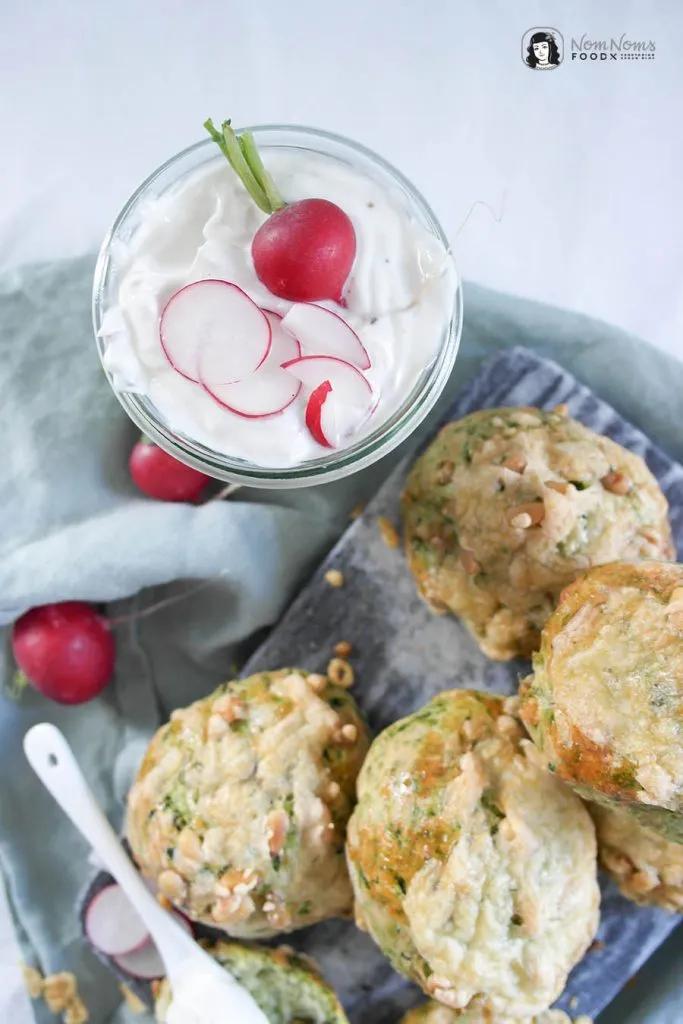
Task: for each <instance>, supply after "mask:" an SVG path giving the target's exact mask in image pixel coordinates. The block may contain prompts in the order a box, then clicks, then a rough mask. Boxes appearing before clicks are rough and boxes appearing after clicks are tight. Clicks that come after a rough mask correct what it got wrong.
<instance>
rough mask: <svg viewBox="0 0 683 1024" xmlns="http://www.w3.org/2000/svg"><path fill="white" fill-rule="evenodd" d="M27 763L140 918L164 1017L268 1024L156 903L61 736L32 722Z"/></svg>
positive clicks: (205, 1023) (210, 1023)
mask: <svg viewBox="0 0 683 1024" xmlns="http://www.w3.org/2000/svg"><path fill="white" fill-rule="evenodd" d="M24 752H25V754H26V757H27V758H28V761H29V764H30V765H31V767H32V768H33V770H34V772H35V773H36V775H37V776H38V778H39V779H40V780H41V782H42V783H43V785H44V786H45V787H46V788H47V789H48V790H49V791H50V793H51V794H52V796H53V797H54V798H55V800H56V801H57V803H58V804H59V806H60V807H61V808H62V810H63V811H64V813H65V814H66V815H67V816H68V817H69V818H70V819H71V821H72V822H73V824H74V825H75V826H76V828H77V829H78V830H79V832H80V833H81V835H82V836H83V837H84V838H85V839H86V840H87V841H88V842H89V843H90V845H91V846H92V848H93V850H95V852H96V853H97V855H98V856H99V857H100V859H101V860H102V862H103V863H104V864H105V865H106V867H107V870H108V871H109V872H110V873H111V874H112V875H113V876H114V878H115V879H116V881H117V882H118V883H119V885H120V886H121V888H122V889H123V891H124V892H125V894H126V896H127V897H128V899H129V900H130V901H131V903H132V904H133V906H134V907H135V909H136V910H137V912H138V914H139V915H140V917H141V918H142V920H143V921H144V923H145V925H146V926H147V929H148V930H149V933H150V935H151V936H152V938H153V940H154V943H155V945H156V947H157V949H158V951H159V955H160V956H161V959H162V960H163V962H164V966H165V968H166V974H167V977H168V980H169V982H170V984H171V989H172V991H173V1005H172V1006H171V1009H170V1010H169V1015H168V1018H167V1019H168V1021H169V1024H170V1022H176V1021H182V1022H183V1024H194V1022H195V1021H196V1022H197V1024H268V1020H267V1018H266V1017H265V1015H264V1014H263V1012H262V1011H261V1010H260V1009H259V1007H258V1006H257V1005H256V1003H255V1002H254V1000H253V999H252V997H251V995H250V994H249V992H247V990H246V989H245V988H243V987H242V986H241V985H239V984H238V983H237V982H236V981H235V979H234V978H233V977H232V975H230V974H229V973H228V972H227V971H226V970H224V968H222V967H221V966H220V964H218V963H217V962H216V961H215V960H214V959H213V957H211V956H209V954H208V953H205V952H204V950H203V949H202V948H201V946H199V945H197V943H196V942H195V941H194V939H193V938H191V936H189V935H188V934H187V932H186V931H184V929H183V928H182V927H181V925H179V924H178V923H177V922H176V921H174V920H173V918H172V917H171V915H170V914H167V913H166V911H165V910H164V909H163V907H161V906H160V905H159V903H157V901H156V899H155V898H154V896H152V894H151V893H150V892H149V890H148V889H147V887H146V886H145V884H144V882H143V881H142V878H141V877H140V875H139V874H138V871H137V869H136V868H135V866H134V865H133V863H132V861H131V860H130V858H129V857H128V856H127V855H126V852H125V850H124V849H123V847H122V846H121V843H120V841H119V839H118V837H117V835H116V833H115V832H114V830H113V829H112V827H111V825H110V824H109V822H108V821H107V819H106V818H105V816H104V814H103V813H102V810H101V808H100V807H99V805H98V803H97V801H96V800H95V797H94V796H93V793H92V791H91V789H90V787H89V786H88V784H87V782H86V781H85V778H84V777H83V773H82V772H81V769H80V768H79V767H78V764H77V762H76V758H75V757H74V755H73V751H72V750H71V747H70V746H69V744H68V743H67V741H66V739H65V737H64V736H63V735H62V733H61V732H60V731H59V729H57V728H56V727H55V726H54V725H49V724H48V723H46V722H44V723H42V724H41V725H34V726H33V728H32V729H29V731H28V732H27V733H26V736H25V737H24Z"/></svg>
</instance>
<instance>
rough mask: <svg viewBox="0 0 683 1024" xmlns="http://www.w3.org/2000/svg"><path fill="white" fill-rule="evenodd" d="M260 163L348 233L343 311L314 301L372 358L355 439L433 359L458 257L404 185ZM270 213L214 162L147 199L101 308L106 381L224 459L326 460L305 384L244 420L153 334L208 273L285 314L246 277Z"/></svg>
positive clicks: (318, 166) (305, 165)
mask: <svg viewBox="0 0 683 1024" xmlns="http://www.w3.org/2000/svg"><path fill="white" fill-rule="evenodd" d="M262 156H263V160H264V163H265V164H266V166H267V168H268V170H269V171H270V172H271V174H272V175H273V178H274V179H275V181H276V183H277V185H278V188H279V190H280V192H281V193H282V195H283V196H284V198H285V200H286V201H288V202H293V201H295V200H298V199H307V198H313V197H315V198H323V199H328V200H330V201H332V202H334V203H336V204H337V205H338V206H339V207H341V209H342V210H344V211H345V213H346V214H347V215H348V216H349V217H350V219H351V221H352V223H353V226H354V230H355V232H356V259H355V262H354V265H353V269H352V271H351V274H350V276H349V279H348V281H347V284H346V288H345V290H344V301H345V303H346V306H345V307H341V306H338V305H336V304H335V303H333V302H322V303H320V305H324V306H327V307H328V308H329V309H332V310H334V311H335V312H337V313H338V314H339V315H340V316H342V317H343V318H344V319H345V320H346V321H347V322H348V323H349V324H350V325H351V327H353V328H354V330H355V331H356V333H357V334H358V336H359V337H360V340H361V341H362V343H363V345H364V346H365V348H366V349H367V351H368V354H369V356H370V359H371V362H372V366H371V368H370V369H369V370H367V371H366V377H367V378H368V380H369V382H370V384H371V385H372V388H373V390H374V392H375V395H376V396H377V405H376V407H375V409H374V412H373V414H372V416H371V417H370V418H369V419H368V420H367V421H366V422H365V423H364V424H363V426H362V427H361V428H359V431H358V432H357V433H356V434H355V435H354V436H352V437H350V438H349V439H348V442H347V443H348V444H352V443H354V442H355V441H356V440H358V439H359V438H360V437H362V436H363V435H364V434H367V433H370V432H372V431H373V430H375V429H377V427H379V426H381V424H382V423H383V422H384V421H386V420H387V419H388V418H389V417H390V416H391V415H392V414H393V413H394V412H396V410H397V409H398V408H399V407H400V406H401V405H402V403H403V402H404V401H405V399H406V398H407V396H408V395H409V394H410V392H411V391H412V389H413V388H414V386H415V384H416V383H417V382H418V380H419V378H420V377H421V375H422V374H423V372H424V371H425V370H426V369H427V368H428V367H429V366H430V365H431V364H432V362H433V361H434V359H435V357H436V355H437V352H438V350H439V347H440V345H441V343H442V340H443V336H444V333H445V331H446V329H447V327H448V324H449V321H450V319H451V316H452V313H453V306H454V299H455V292H456V288H457V278H456V273H455V268H454V265H453V261H452V258H451V256H450V254H449V253H448V252H447V250H446V249H445V248H444V246H443V245H442V243H441V242H440V240H439V239H438V238H436V237H435V236H434V235H432V234H431V233H430V232H429V231H428V230H427V229H426V228H425V227H423V226H422V225H421V224H419V223H418V222H417V220H416V219H415V218H414V217H413V216H412V215H411V213H410V211H409V210H408V208H407V206H406V203H405V200H404V198H403V197H402V195H401V194H400V193H399V192H398V190H395V191H390V190H388V189H387V188H386V187H384V186H382V185H380V184H379V183H378V182H376V181H374V180H373V179H372V178H370V177H368V176H367V175H365V174H363V173H361V172H360V171H358V170H355V169H354V168H352V167H351V166H349V165H348V164H346V163H344V162H342V161H341V160H338V159H336V158H333V157H329V156H324V155H322V154H320V155H319V154H314V153H311V152H309V151H306V150H302V149H287V148H282V147H267V146H264V147H263V148H262ZM266 216H267V215H266V214H264V213H263V212H262V211H261V210H259V209H258V207H257V206H256V205H255V203H254V202H253V201H252V200H251V198H250V197H249V195H248V193H247V192H246V190H245V188H244V186H243V185H242V183H241V181H240V180H239V179H238V177H237V175H236V174H235V173H234V171H233V170H232V169H231V167H230V166H229V165H228V164H227V163H226V161H225V160H224V159H223V158H222V157H220V156H218V157H217V159H216V160H215V161H211V162H210V163H209V164H207V165H205V166H204V167H203V168H200V169H199V170H198V171H196V172H194V173H193V174H191V175H189V176H187V177H186V178H185V179H183V180H182V181H181V182H179V183H178V184H177V185H176V186H174V187H172V188H171V189H170V190H169V191H167V192H165V193H164V194H163V195H162V196H161V197H160V198H158V199H155V200H154V201H149V202H148V204H147V205H146V207H145V208H144V209H143V210H142V212H141V223H140V227H139V228H138V230H137V231H136V233H135V235H134V236H133V239H132V242H131V244H130V245H129V246H128V247H127V248H126V249H125V250H123V249H119V250H117V251H116V253H115V254H114V256H115V260H116V262H117V264H118V265H119V267H120V268H121V269H120V272H119V274H118V280H119V286H118V303H117V305H114V306H111V307H110V308H109V309H108V310H106V312H105V315H104V318H103V322H102V327H101V330H100V335H101V336H102V337H103V339H104V345H105V352H104V364H105V368H106V369H107V370H108V371H109V372H110V374H111V375H112V378H113V384H114V387H115V388H117V389H118V390H120V391H132V392H136V393H139V394H144V395H146V396H148V398H149V399H150V400H151V401H152V403H153V404H154V405H155V407H156V409H157V411H158V413H159V414H160V416H161V418H162V419H163V420H164V421H165V422H166V424H167V425H168V427H169V428H170V429H171V430H172V431H174V432H175V433H179V434H183V435H185V436H186V437H189V438H191V439H193V440H195V441H198V442H200V443H202V444H204V445H206V446H207V447H209V448H211V449H213V450H214V451H217V452H220V453H222V454H224V455H228V456H232V457H236V458H241V459H245V460H247V461H248V462H251V463H253V464H255V465H258V466H262V467H272V468H282V467H291V466H296V465H298V464H300V463H302V462H305V461H307V460H309V459H314V458H319V457H321V456H323V455H325V454H329V449H325V448H323V447H321V446H320V445H319V444H318V443H317V442H316V441H315V440H314V438H313V437H312V435H311V434H310V433H309V431H308V429H307V427H306V425H305V420H304V412H305V403H306V399H307V397H308V396H307V393H306V392H305V390H304V391H302V394H301V395H300V397H299V398H298V399H297V400H296V401H295V402H294V403H293V404H292V405H290V406H289V407H288V408H287V409H285V410H284V411H283V412H281V413H279V414H277V415H274V416H272V417H267V418H264V419H246V418H244V417H240V416H239V415H237V414H235V413H233V412H230V411H229V410H227V409H225V408H224V407H222V406H220V405H219V404H217V403H216V402H215V401H214V399H213V398H212V397H211V395H209V394H208V393H207V392H206V391H204V390H203V389H202V387H201V386H200V385H198V384H195V383H193V382H192V381H189V380H186V379H185V378H183V377H182V376H180V374H179V373H177V372H176V371H175V370H174V369H173V367H172V366H171V365H170V363H169V362H168V360H167V359H166V357H165V355H164V352H163V350H162V348H161V344H160V340H159V318H160V315H161V312H162V310H163V308H164V306H165V304H166V302H167V301H168V299H169V298H170V297H171V295H172V294H173V293H174V292H176V291H177V290H178V289H179V288H182V287H183V286H184V285H187V284H189V283H190V282H192V281H197V280H201V279H204V278H220V279H223V280H226V281H232V282H234V283H235V284H238V285H239V286H240V287H241V288H242V289H243V290H244V291H245V292H246V293H247V294H248V295H249V296H250V297H251V298H252V299H253V300H254V302H256V303H257V305H259V306H261V307H263V308H266V309H270V310H273V311H274V312H277V313H280V314H283V315H284V314H285V313H286V312H287V311H288V310H289V309H290V307H291V305H292V303H290V302H288V301H286V300H283V299H280V298H277V297H276V296H275V295H273V294H272V293H271V292H269V291H268V290H267V289H266V288H265V286H264V285H263V284H262V283H261V282H260V281H259V279H258V277H257V276H256V272H255V270H254V266H253V262H252V258H251V243H252V239H253V237H254V234H255V232H256V231H257V229H258V228H259V227H260V225H261V224H262V223H263V222H264V220H266Z"/></svg>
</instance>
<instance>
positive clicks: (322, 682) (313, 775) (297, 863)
mask: <svg viewBox="0 0 683 1024" xmlns="http://www.w3.org/2000/svg"><path fill="white" fill-rule="evenodd" d="M367 746H368V736H367V731H366V728H365V725H364V723H363V721H362V719H361V717H360V714H359V712H358V709H357V707H356V705H355V703H354V701H353V699H352V698H351V697H350V696H349V694H348V693H347V692H346V690H344V689H342V688H341V687H338V686H334V685H332V684H331V683H330V682H329V680H327V679H326V678H325V677H324V676H320V675H311V674H307V673H306V672H301V671H299V670H292V669H282V670H281V671H278V672H263V673H261V674H259V675H255V676H251V677H249V678H248V679H238V680H235V681H233V682H230V683H226V684H225V685H223V686H221V687H219V689H218V690H216V692H215V693H213V694H211V696H209V697H206V698H205V699H204V700H200V701H197V702H196V703H195V704H192V705H190V707H188V708H184V709H182V710H180V711H175V712H174V713H173V714H172V716H171V720H170V722H169V723H168V724H167V725H165V726H163V728H161V729H160V730H159V731H158V732H157V734H156V735H155V737H154V739H153V740H152V742H151V744H150V747H149V750H148V752H147V754H146V756H145V758H144V761H143V763H142V766H141V768H140V771H139V774H138V777H137V779H136V781H135V783H134V785H133V787H132V789H131V791H130V795H129V799H128V839H129V841H130V845H131V849H132V851H133V854H134V856H135V859H136V861H137V862H138V864H139V865H140V867H141V869H142V871H143V872H144V873H145V874H146V875H148V876H149V877H150V878H152V879H154V880H156V882H157V884H158V886H159V889H160V891H161V892H162V893H163V894H164V895H165V896H166V897H168V899H169V900H171V901H172V902H173V903H174V904H175V905H176V906H177V907H179V908H180V909H181V910H182V911H183V912H184V913H186V914H187V915H188V916H189V917H191V918H193V919H194V920H196V921H202V922H204V923H205V924H209V925H213V926H214V927H219V928H222V929H223V930H224V931H226V932H227V933H228V934H230V935H235V936H238V937H246V938H249V937H258V936H265V935H273V934H275V933H276V932H284V931H291V930H292V929H294V928H300V927H302V926H303V925H307V924H312V923H313V922H315V921H320V920H322V919H323V918H326V917H332V916H335V915H340V914H347V913H349V912H350V909H351V901H352V897H351V888H350V883H349V879H348V874H347V871H346V866H345V862H344V838H345V832H346V823H347V820H348V817H349V814H350V813H351V809H352V807H353V804H354V802H355V789H356V776H357V774H358V770H359V768H360V766H361V764H362V761H363V758H364V756H365V752H366V750H367Z"/></svg>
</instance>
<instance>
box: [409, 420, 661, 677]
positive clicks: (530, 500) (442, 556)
mask: <svg viewBox="0 0 683 1024" xmlns="http://www.w3.org/2000/svg"><path fill="white" fill-rule="evenodd" d="M402 512H403V521H404V537H405V547H406V553H407V557H408V563H409V565H410V568H411V570H412V572H413V574H414V576H415V579H416V581H417V585H418V588H419V590H420V593H421V594H422V596H423V597H424V599H425V600H426V601H427V603H428V604H429V605H430V606H431V607H432V608H434V610H435V611H440V612H444V611H450V612H452V613H453V614H455V615H458V616H460V617H461V618H462V620H463V622H464V623H465V625H466V626H467V627H468V628H469V629H470V631H471V632H472V634H473V635H474V637H475V639H476V640H477V642H478V643H479V645H480V647H481V649H482V650H483V651H484V653H485V654H487V655H488V656H489V657H490V658H496V659H498V660H505V659H509V658H514V657H517V656H528V655H529V654H531V652H532V651H534V650H536V648H537V647H538V643H539V633H540V630H541V628H542V627H543V625H544V623H545V621H546V619H547V618H548V616H549V615H550V613H551V612H552V610H553V608H554V606H555V603H556V601H557V598H558V596H559V594H560V591H561V590H562V589H563V587H565V586H566V585H567V584H568V583H570V582H571V581H572V580H573V579H574V578H575V577H576V575H577V574H578V573H579V572H580V571H581V570H583V569H588V568H590V567H591V566H592V565H601V564H603V563H605V562H613V561H616V560H618V559H624V560H637V559H659V558H661V559H667V558H672V557H674V549H673V546H672V540H671V529H670V526H669V522H668V518H667V502H666V499H665V497H664V495H663V494H662V492H661V490H660V488H659V485H658V483H657V481H656V480H655V478H654V477H653V476H652V474H651V473H650V471H649V469H648V468H647V466H646V465H645V463H644V462H643V460H642V459H641V458H640V457H639V456H637V455H634V454H633V453H632V452H629V451H626V449H624V448H622V447H621V446H620V445H618V444H615V443H614V441H611V440H609V439H608V438H606V437H601V436H600V435H599V434H595V433H594V432H593V431H592V430H589V429H588V428H587V427H584V426H583V424H581V423H578V422H577V421H576V420H573V419H570V418H569V417H568V416H566V415H562V414H560V413H559V412H543V411H541V410H540V409H533V408H512V409H484V410H482V411H481V412H475V413H472V414H471V415H469V416H466V417H465V418H464V419H461V420H458V421H456V422H454V423H449V424H447V426H445V427H444V428H443V429H442V430H441V432H440V434H439V435H438V437H437V438H436V440H435V441H434V442H433V443H432V444H431V445H430V446H429V448H428V449H427V451H426V452H425V453H424V454H423V455H422V456H421V457H420V458H419V459H418V460H417V462H416V463H415V465H414V466H413V468H412V470H411V473H410V475H409V477H408V482H407V486H406V490H405V493H404V495H403V500H402Z"/></svg>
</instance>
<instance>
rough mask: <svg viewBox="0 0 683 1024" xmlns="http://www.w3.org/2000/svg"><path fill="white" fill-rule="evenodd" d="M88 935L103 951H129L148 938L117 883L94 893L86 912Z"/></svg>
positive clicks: (114, 952)
mask: <svg viewBox="0 0 683 1024" xmlns="http://www.w3.org/2000/svg"><path fill="white" fill-rule="evenodd" d="M85 931H86V935H87V936H88V938H89V939H90V941H91V942H92V944H93V946H95V947H96V948H97V949H99V951H100V952H101V953H106V954H107V955H108V956H119V955H122V954H129V953H132V952H134V951H135V950H138V949H140V948H141V947H142V946H144V944H145V943H146V942H147V941H148V940H149V932H148V931H147V928H146V927H145V925H144V924H143V922H142V920H141V918H140V917H139V916H138V914H137V912H136V910H135V908H134V907H133V906H132V904H131V903H130V900H129V899H128V897H127V896H126V894H125V893H124V891H123V889H122V888H121V887H120V886H118V885H108V886H106V887H105V888H104V889H100V891H99V892H98V893H96V894H95V896H93V898H92V900H91V902H90V906H89V907H88V909H87V911H86V914H85Z"/></svg>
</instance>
